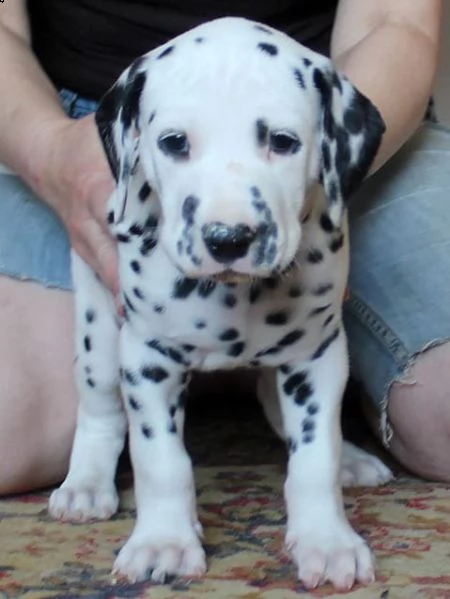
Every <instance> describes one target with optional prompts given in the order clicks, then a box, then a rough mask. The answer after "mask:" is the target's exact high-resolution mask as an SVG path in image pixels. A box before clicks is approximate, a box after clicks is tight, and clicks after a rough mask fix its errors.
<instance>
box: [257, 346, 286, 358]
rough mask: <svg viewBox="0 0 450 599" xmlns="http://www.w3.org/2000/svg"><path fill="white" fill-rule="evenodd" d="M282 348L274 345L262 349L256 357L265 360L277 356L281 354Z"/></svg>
mask: <svg viewBox="0 0 450 599" xmlns="http://www.w3.org/2000/svg"><path fill="white" fill-rule="evenodd" d="M281 349H282V348H281V347H280V346H279V345H274V346H272V347H268V348H266V349H262V350H261V351H259V352H258V353H257V354H256V355H255V357H256V358H263V357H264V356H273V355H275V354H279V353H280V351H281Z"/></svg>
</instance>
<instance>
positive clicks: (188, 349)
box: [181, 343, 195, 353]
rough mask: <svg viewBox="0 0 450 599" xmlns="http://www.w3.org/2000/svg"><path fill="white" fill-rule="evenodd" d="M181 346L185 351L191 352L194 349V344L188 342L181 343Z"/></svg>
mask: <svg viewBox="0 0 450 599" xmlns="http://www.w3.org/2000/svg"><path fill="white" fill-rule="evenodd" d="M181 347H182V349H183V350H184V351H185V352H187V353H190V352H193V351H194V349H195V345H191V344H190V343H183V345H182V346H181Z"/></svg>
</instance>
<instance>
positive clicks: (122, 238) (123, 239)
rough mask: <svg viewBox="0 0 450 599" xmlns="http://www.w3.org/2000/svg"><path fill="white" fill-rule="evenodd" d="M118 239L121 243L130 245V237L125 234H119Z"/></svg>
mask: <svg viewBox="0 0 450 599" xmlns="http://www.w3.org/2000/svg"><path fill="white" fill-rule="evenodd" d="M116 239H117V241H118V242H119V243H129V242H130V236H129V235H126V234H125V233H117V235H116Z"/></svg>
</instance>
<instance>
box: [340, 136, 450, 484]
mask: <svg viewBox="0 0 450 599" xmlns="http://www.w3.org/2000/svg"><path fill="white" fill-rule="evenodd" d="M449 197H450V132H449V131H448V130H446V129H444V128H442V127H439V126H435V125H426V126H424V127H423V128H422V129H421V130H420V131H419V132H418V133H417V134H416V135H415V136H414V137H413V138H412V139H411V140H410V141H409V142H408V143H407V144H406V146H405V147H404V148H403V149H402V150H401V151H400V152H399V153H398V155H397V156H396V157H394V158H393V159H392V160H391V161H390V162H389V163H388V164H387V165H386V166H385V167H384V168H383V169H381V170H380V171H379V172H378V173H376V174H375V175H374V176H373V177H371V178H370V179H369V180H368V181H367V182H366V183H365V184H364V186H363V187H362V188H361V190H360V191H359V192H358V193H357V194H356V195H355V196H354V198H353V199H352V202H351V205H350V210H349V217H350V232H351V234H350V237H351V240H350V245H351V269H350V298H349V300H348V301H347V302H346V305H345V309H344V313H345V323H346V327H347V332H348V337H349V348H350V360H351V369H352V373H353V376H354V377H355V378H357V379H358V380H360V381H361V382H362V383H363V384H364V386H365V389H366V391H367V393H368V395H369V397H370V398H371V401H372V412H374V413H377V414H378V416H379V424H380V432H381V436H382V438H383V440H384V442H385V444H386V445H389V444H390V446H391V450H392V451H393V453H394V454H396V457H398V458H400V459H401V461H402V462H403V463H404V464H406V465H407V466H408V467H409V468H411V469H413V470H415V471H417V472H419V473H420V474H424V475H429V476H433V477H438V478H446V477H447V475H446V474H445V472H444V471H442V469H441V468H440V465H439V464H438V467H437V468H436V469H434V470H433V468H431V467H430V468H429V467H428V465H429V464H428V462H429V461H430V460H431V459H435V460H436V459H437V460H439V454H440V453H441V452H442V447H443V446H444V447H445V446H446V449H447V452H448V450H449V449H450V401H448V399H446V400H445V401H444V398H443V389H444V388H445V389H448V388H450V362H448V359H449V357H450V353H449V351H448V345H447V343H446V342H447V341H448V340H449V339H450V276H449V271H450V205H449ZM443 364H447V368H443ZM447 393H448V392H447V391H446V395H445V397H446V398H448V395H447ZM433 431H434V435H433ZM430 435H431V436H430ZM401 439H403V440H402V442H401V443H399V440H401ZM405 441H406V445H408V446H409V453H410V454H416V455H408V451H406V452H405V450H404V445H405ZM400 446H403V449H401V448H399V447H400ZM426 446H427V447H426ZM424 453H426V454H427V456H426V457H424ZM422 457H423V458H424V463H423V464H422V465H419V464H418V462H420V460H421V458H422ZM443 466H445V465H444V464H443ZM448 476H449V478H450V464H449V465H448Z"/></svg>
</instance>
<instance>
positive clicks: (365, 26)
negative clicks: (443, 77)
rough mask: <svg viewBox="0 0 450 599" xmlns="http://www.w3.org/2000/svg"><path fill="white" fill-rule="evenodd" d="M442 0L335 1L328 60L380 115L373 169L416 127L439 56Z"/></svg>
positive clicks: (422, 113) (431, 86) (420, 118)
mask: <svg viewBox="0 0 450 599" xmlns="http://www.w3.org/2000/svg"><path fill="white" fill-rule="evenodd" d="M441 18H442V0H340V2H339V5H338V10H337V15H336V20H335V25H334V29H333V35H332V42H331V58H332V60H333V61H334V63H335V64H336V66H337V67H338V68H339V70H340V71H342V72H343V73H344V74H345V75H347V77H348V78H349V79H350V80H351V81H352V82H353V83H354V84H355V85H356V87H357V88H358V89H359V90H360V91H361V92H363V93H364V94H365V95H366V96H368V97H369V98H370V99H371V100H372V102H373V103H374V104H375V106H377V107H378V109H379V110H380V112H381V114H382V116H383V118H384V120H385V122H386V125H387V131H386V134H385V136H384V139H383V143H382V145H381V148H380V151H379V153H378V156H377V159H376V161H375V165H374V166H373V168H372V171H373V170H376V169H377V168H379V167H380V166H381V165H382V164H383V163H384V162H386V160H387V159H388V158H390V156H392V155H393V154H394V153H395V152H396V150H398V149H399V147H400V146H401V145H402V144H403V143H404V142H405V141H406V140H407V139H408V138H409V137H410V136H411V134H412V133H413V132H414V131H415V130H416V129H417V127H418V126H419V125H420V123H421V121H422V119H423V116H424V114H425V111H426V107H427V103H428V100H429V98H430V96H431V93H432V89H433V83H434V78H435V74H436V67H437V63H438V56H439V38H440V27H441Z"/></svg>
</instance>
